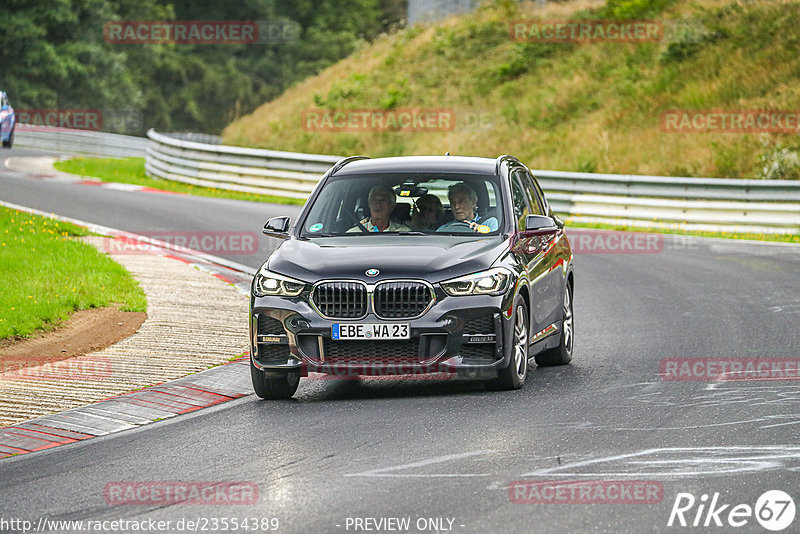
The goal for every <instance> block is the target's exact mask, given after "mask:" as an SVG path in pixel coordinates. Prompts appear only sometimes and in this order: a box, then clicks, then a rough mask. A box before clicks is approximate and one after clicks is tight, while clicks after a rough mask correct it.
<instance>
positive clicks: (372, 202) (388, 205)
mask: <svg viewBox="0 0 800 534" xmlns="http://www.w3.org/2000/svg"><path fill="white" fill-rule="evenodd" d="M367 202H368V204H369V215H370V216H369V217H365V218H363V219H361V221H360V222H361V225H362V226H364V228H366V229H367V231H369V232H410V231H411V228H409V227H408V226H406V225H405V224H402V223H398V222H395V221H393V220H391V215H392V211H394V205H395V202H396V200H395V196H394V190H393V189H392V188H391V187H389V186H388V185H383V184H378V185H376V186H373V188H372V189H370V190H369V196H368V197H367ZM354 232H363V230H362V229H361V226H359V225H356V226H353V227H352V228H350V229H349V230H348V231H347V233H348V234H351V233H354Z"/></svg>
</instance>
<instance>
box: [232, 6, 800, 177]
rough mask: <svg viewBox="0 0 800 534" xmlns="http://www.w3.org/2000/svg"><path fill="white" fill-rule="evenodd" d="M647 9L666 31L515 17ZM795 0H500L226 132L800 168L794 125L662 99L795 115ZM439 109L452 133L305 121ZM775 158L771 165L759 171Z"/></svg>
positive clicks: (245, 141)
mask: <svg viewBox="0 0 800 534" xmlns="http://www.w3.org/2000/svg"><path fill="white" fill-rule="evenodd" d="M536 19H538V20H542V21H545V20H566V19H571V20H586V19H602V20H613V19H617V20H652V21H657V22H659V23H661V24H663V28H664V32H663V33H664V36H663V38H662V39H661V40H659V41H657V42H627V43H621V42H600V43H589V42H584V43H566V44H565V43H541V42H536V43H532V42H529V43H523V42H516V41H514V40H512V39H511V37H510V32H509V24H510V23H512V22H514V21H518V20H536ZM798 28H800V3H799V2H798V1H796V0H794V1H786V0H703V1H700V0H608V1H607V2H602V1H598V0H595V1H592V0H574V1H565V2H560V3H556V2H550V3H548V4H547V5H546V6H545V7H544V8H542V7H537V6H536V5H535V4H534V3H532V2H530V3H522V4H518V3H516V2H513V1H500V2H495V3H491V4H489V5H484V7H482V8H481V9H479V10H478V11H476V12H474V13H472V14H469V15H467V16H462V17H454V18H451V19H448V20H446V21H444V22H441V23H439V24H437V25H435V26H428V27H420V26H415V27H412V28H409V29H406V30H403V31H400V32H398V33H395V34H391V35H388V36H385V37H383V38H381V39H379V40H378V41H376V42H374V43H373V44H371V45H369V46H367V47H365V48H363V49H361V50H360V51H358V52H356V53H355V54H354V55H352V56H351V57H349V58H347V59H345V60H343V61H341V62H339V63H337V64H336V65H334V66H332V67H330V68H328V69H327V70H325V71H324V72H322V73H321V74H320V75H318V76H315V77H312V78H309V79H307V80H305V81H303V82H301V83H300V84H298V85H296V86H294V87H292V88H291V89H289V90H287V91H286V92H285V93H284V94H283V95H281V96H280V97H279V98H277V99H276V100H274V101H272V102H269V103H267V104H265V105H263V106H261V107H260V108H259V109H257V110H256V111H255V112H254V113H252V114H251V115H248V116H246V117H243V118H241V119H240V120H238V121H236V122H234V123H232V124H230V125H229V126H228V127H227V128H226V129H225V131H224V132H223V136H224V140H225V142H226V143H227V144H233V145H243V146H254V147H263V148H271V149H277V150H290V151H301V152H313V153H325V154H339V155H351V154H365V155H368V156H373V157H377V156H389V155H406V154H444V153H445V152H446V151H450V152H451V153H453V154H464V155H479V156H490V157H494V156H497V155H499V154H506V153H508V154H514V155H516V156H518V157H519V158H520V159H522V160H523V161H525V162H526V163H527V164H529V165H530V166H532V167H534V168H540V169H560V170H580V171H587V172H614V173H635V174H660V175H682V176H719V177H748V178H752V177H770V178H800V164H798V159H797V152H796V151H797V148H798V146H800V141H798V136H797V133H794V134H786V133H718V132H717V133H709V132H700V133H691V132H666V131H663V130H662V127H661V122H660V117H661V113H662V112H663V111H666V110H674V109H678V110H708V109H722V110H763V109H772V110H782V111H790V110H795V111H797V110H800V83H798V82H800V53H798V52H800V31H799V30H798ZM320 108H325V109H331V110H356V109H362V110H363V109H369V110H373V109H377V110H390V109H405V108H446V109H450V110H453V113H454V114H455V120H456V123H455V127H454V128H453V129H452V130H448V131H416V132H412V131H352V132H332V131H311V130H310V129H309V128H308V127H305V128H304V125H303V116H304V112H306V111H308V110H315V109H320ZM765 169H767V170H765Z"/></svg>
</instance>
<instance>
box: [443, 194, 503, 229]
mask: <svg viewBox="0 0 800 534" xmlns="http://www.w3.org/2000/svg"><path fill="white" fill-rule="evenodd" d="M447 198H449V199H450V210H451V211H452V212H453V220H452V221H450V222H449V223H446V224H443V225H442V226H440V227H439V228H438V229H437V230H436V231H437V232H450V231H458V230H460V229H463V228H464V225H465V224H466V225H467V226H469V228H470V229H471V230H472V231H473V232H479V233H482V234H488V233H489V232H494V231H495V230H497V228H498V227H499V223H498V222H497V218H495V217H488V218H486V219H483V218H481V216H480V215H478V212H477V211H476V208H477V207H478V195H477V193H475V190H474V189H472V188H471V187H470V186H469V185H467V184H466V183H464V182H460V183H457V184H455V185H451V186H450V187H449V188H447Z"/></svg>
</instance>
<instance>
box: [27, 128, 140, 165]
mask: <svg viewBox="0 0 800 534" xmlns="http://www.w3.org/2000/svg"><path fill="white" fill-rule="evenodd" d="M14 146H20V147H27V148H38V149H41V150H50V151H53V152H58V153H61V154H75V155H84V156H97V157H108V158H127V157H144V155H145V151H146V150H147V139H146V138H144V137H134V136H132V135H120V134H113V133H107V132H93V131H89V130H72V129H68V128H53V127H49V126H33V125H29V124H23V123H18V124H17V126H16V128H15V129H14Z"/></svg>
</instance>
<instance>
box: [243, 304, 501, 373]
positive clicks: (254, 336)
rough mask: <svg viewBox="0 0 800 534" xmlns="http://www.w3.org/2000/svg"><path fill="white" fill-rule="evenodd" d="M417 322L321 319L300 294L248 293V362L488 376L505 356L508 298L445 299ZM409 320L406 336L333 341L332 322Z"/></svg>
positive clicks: (277, 368) (281, 367)
mask: <svg viewBox="0 0 800 534" xmlns="http://www.w3.org/2000/svg"><path fill="white" fill-rule="evenodd" d="M440 291H441V290H438V291H437V299H436V302H435V303H434V305H433V306H432V307H431V308H430V309H429V310H428V311H427V312H426V313H425V314H424V315H422V316H421V317H419V318H416V319H397V320H385V319H380V318H378V317H376V316H375V315H374V314H373V313H369V314H368V315H367V316H366V317H364V318H363V319H360V320H358V321H348V320H344V319H342V320H330V319H325V318H323V317H321V316H320V315H319V314H318V313H317V312H316V311H315V310H314V309H313V308H312V307H311V306H310V305H309V303H308V302H307V301H305V300H304V299H301V298H297V299H290V298H283V297H253V299H252V300H251V314H250V342H251V351H250V354H251V361H252V363H253V365H254V366H255V367H256V368H258V369H261V370H263V371H265V372H267V373H271V372H276V373H280V372H285V371H298V370H299V371H300V372H301V374H302V375H304V376H305V375H307V373H309V372H317V373H325V374H331V375H404V374H426V373H446V374H449V375H456V376H459V377H474V378H491V377H493V376H496V374H497V370H498V369H500V368H502V367H504V366H506V365H507V364H508V361H509V358H510V349H509V346H510V343H507V342H506V341H507V340H508V339H510V338H511V334H512V332H511V329H512V328H513V325H512V323H511V320H510V313H511V308H512V306H511V296H510V295H501V296H489V295H470V296H460V297H449V296H446V295H444V294H443V293H440ZM348 322H358V323H388V324H392V323H408V324H409V327H410V339H409V340H407V341H399V340H393V341H380V340H370V341H350V340H345V341H342V340H334V339H332V338H331V329H332V326H333V324H334V323H348Z"/></svg>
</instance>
